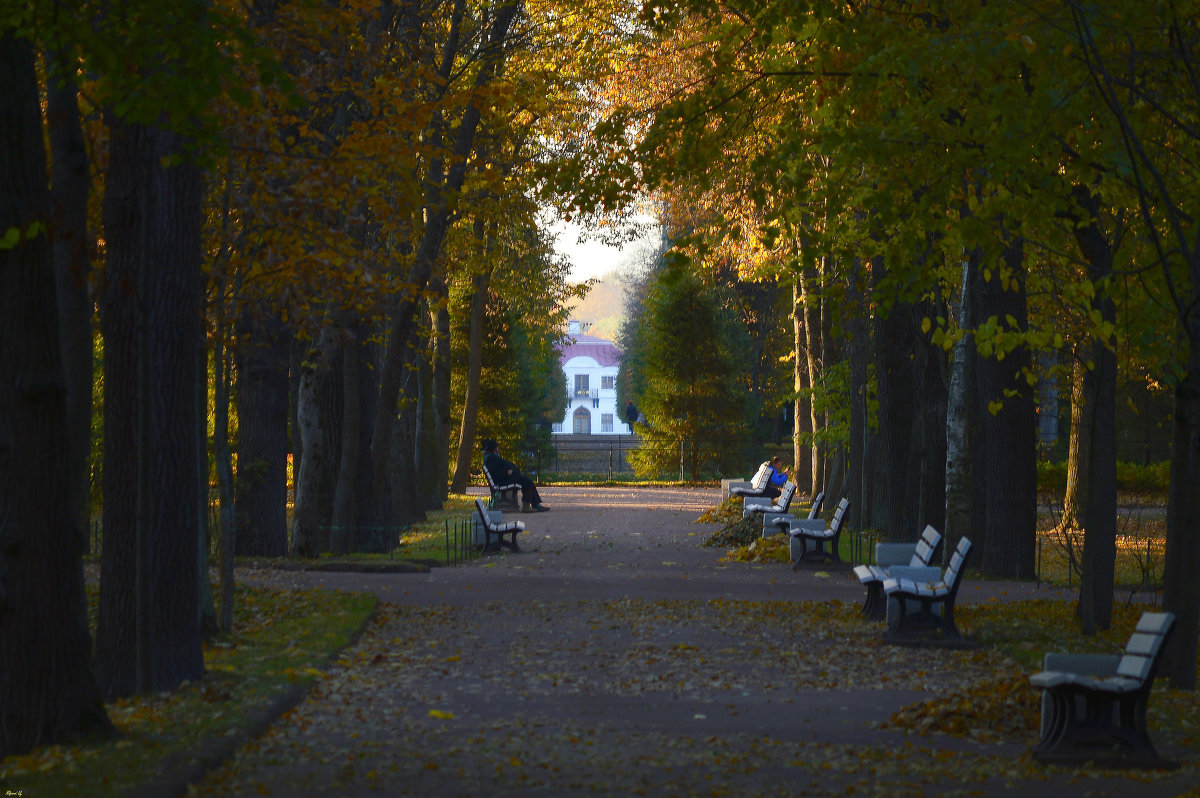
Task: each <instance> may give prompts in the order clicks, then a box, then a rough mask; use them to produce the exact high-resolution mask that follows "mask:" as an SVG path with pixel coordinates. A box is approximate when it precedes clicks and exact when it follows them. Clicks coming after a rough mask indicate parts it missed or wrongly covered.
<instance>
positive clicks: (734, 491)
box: [729, 460, 771, 497]
mask: <svg viewBox="0 0 1200 798" xmlns="http://www.w3.org/2000/svg"><path fill="white" fill-rule="evenodd" d="M770 478H771V461H770V460H767V461H765V462H764V463H763V464H762V465H760V466H759V467H758V471H756V472H754V476H753V477H751V478H750V484H749V485H747V486H746V487H736V488H730V489H729V495H730V496H743V497H745V496H765V495H766V494H765V493H764V492H763V491H765V490H766V489H767V483H768V482H769V481H770Z"/></svg>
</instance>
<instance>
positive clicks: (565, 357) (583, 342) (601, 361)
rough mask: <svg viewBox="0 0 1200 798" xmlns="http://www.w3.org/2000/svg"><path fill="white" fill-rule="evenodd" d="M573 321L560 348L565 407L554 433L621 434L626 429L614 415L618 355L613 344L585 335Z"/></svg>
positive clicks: (615, 408)
mask: <svg viewBox="0 0 1200 798" xmlns="http://www.w3.org/2000/svg"><path fill="white" fill-rule="evenodd" d="M586 329H587V327H586V325H584V324H582V323H580V322H578V321H572V322H570V323H569V325H568V328H567V337H566V340H565V341H564V342H563V343H562V344H561V345H560V348H559V362H560V363H561V364H562V369H563V373H564V374H566V377H567V396H566V407H565V409H564V411H563V418H562V421H560V422H559V423H557V424H555V425H554V427H553V431H554V433H556V434H564V435H621V434H624V433H626V432H628V431H629V430H628V428H627V427H626V426H625V424H624V422H622V421H621V419H620V417H619V416H618V415H617V372H618V371H620V369H621V352H620V350H618V349H617V346H616V344H614V343H613V342H612V341H606V340H604V339H603V338H596V337H595V336H591V335H588V334H586V332H584V330H586Z"/></svg>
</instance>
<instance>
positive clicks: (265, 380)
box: [235, 308, 291, 557]
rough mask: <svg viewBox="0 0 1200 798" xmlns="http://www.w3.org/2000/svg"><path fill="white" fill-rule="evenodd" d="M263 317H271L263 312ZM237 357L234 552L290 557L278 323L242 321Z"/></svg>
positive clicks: (284, 385)
mask: <svg viewBox="0 0 1200 798" xmlns="http://www.w3.org/2000/svg"><path fill="white" fill-rule="evenodd" d="M260 311H261V314H265V313H266V312H267V311H266V309H265V308H261V309H260ZM242 332H243V335H242V336H241V338H242V345H241V347H240V348H239V351H238V353H237V357H238V379H237V407H238V419H239V425H238V472H237V506H238V512H237V524H238V525H237V536H236V541H235V544H236V551H237V553H238V554H239V555H241V556H253V557H282V556H284V555H286V554H287V548H288V540H287V499H288V475H287V454H288V385H289V381H288V351H289V347H290V341H291V338H290V336H289V335H288V331H287V328H286V326H285V325H284V324H283V323H282V322H280V321H279V320H278V319H275V318H270V317H268V316H265V315H260V314H255V315H253V316H248V317H247V318H245V319H243V322H242Z"/></svg>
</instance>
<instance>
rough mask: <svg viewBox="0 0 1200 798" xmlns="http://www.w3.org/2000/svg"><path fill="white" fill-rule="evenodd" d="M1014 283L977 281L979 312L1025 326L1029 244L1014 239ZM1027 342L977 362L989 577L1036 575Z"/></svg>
mask: <svg viewBox="0 0 1200 798" xmlns="http://www.w3.org/2000/svg"><path fill="white" fill-rule="evenodd" d="M1004 265H1005V267H1006V268H1007V271H1008V274H1009V275H1010V284H1009V285H1008V286H1005V285H1002V284H1001V279H1000V274H999V272H997V273H994V274H992V279H991V280H987V281H981V283H980V285H979V306H978V307H979V318H987V317H991V316H996V317H997V318H1000V319H1007V318H1008V317H1010V316H1011V317H1012V318H1013V319H1015V320H1016V325H1017V329H1019V330H1025V329H1026V328H1027V308H1026V302H1025V269H1024V247H1023V246H1022V244H1021V243H1020V242H1019V241H1016V242H1012V243H1011V244H1010V245H1009V246H1008V247H1007V249H1006V250H1005V253H1004ZM1030 365H1031V359H1030V354H1029V349H1028V348H1027V347H1025V346H1019V347H1017V348H1016V349H1014V350H1012V351H1011V352H1009V353H1008V354H1007V355H1005V357H1004V359H1003V360H999V359H998V358H996V357H995V356H993V357H989V358H985V359H981V360H980V361H979V363H978V366H977V378H978V391H979V394H978V402H979V405H980V407H981V408H984V409H983V410H982V411H981V412H982V416H983V424H982V438H981V441H980V443H981V448H980V449H979V450H978V452H979V459H980V461H981V465H982V468H983V474H982V477H983V479H984V484H985V485H986V492H985V494H984V497H983V501H984V519H983V534H982V537H983V546H982V551H981V554H980V557H979V559H978V560H976V562H977V563H978V565H979V567H980V569H981V570H982V571H983V572H984V573H985V574H987V575H989V576H997V577H1002V578H1007V579H1032V578H1033V577H1034V566H1035V550H1036V545H1037V414H1036V411H1035V405H1034V398H1033V395H1032V388H1031V387H1030V385H1029V383H1028V382H1027V381H1026V379H1025V373H1026V371H1027V370H1028V368H1029V367H1030Z"/></svg>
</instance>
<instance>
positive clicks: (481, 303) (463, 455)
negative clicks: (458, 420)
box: [450, 270, 492, 493]
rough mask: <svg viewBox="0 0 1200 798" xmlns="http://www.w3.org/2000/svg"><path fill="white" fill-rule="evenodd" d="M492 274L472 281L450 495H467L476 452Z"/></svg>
mask: <svg viewBox="0 0 1200 798" xmlns="http://www.w3.org/2000/svg"><path fill="white" fill-rule="evenodd" d="M491 277H492V273H491V270H488V271H485V272H484V273H483V274H477V275H475V277H474V278H473V283H474V286H475V293H473V294H472V295H471V333H470V336H471V341H470V351H469V352H468V354H467V392H466V396H465V397H464V398H463V414H462V424H461V425H460V426H459V433H458V458H457V459H456V460H455V466H454V479H453V480H451V482H450V491H451V492H452V493H466V491H467V485H468V484H469V483H470V481H471V457H472V455H473V453H474V449H475V422H476V419H477V418H478V417H479V376H480V374H481V373H482V371H483V314H484V310H485V309H486V307H487V294H488V285H489V283H490V281H491Z"/></svg>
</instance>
